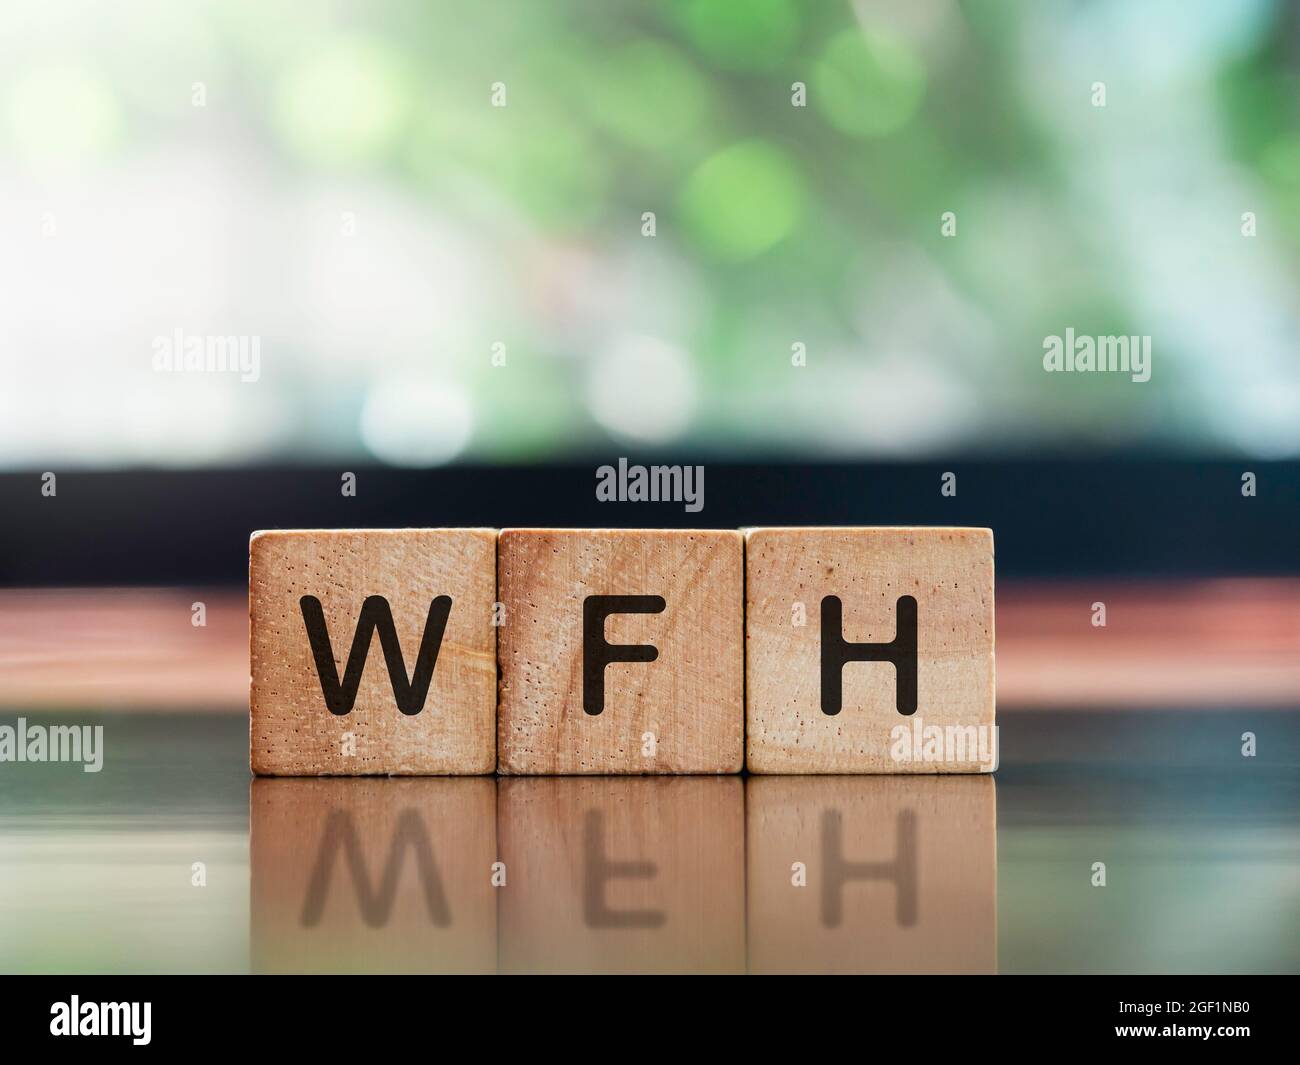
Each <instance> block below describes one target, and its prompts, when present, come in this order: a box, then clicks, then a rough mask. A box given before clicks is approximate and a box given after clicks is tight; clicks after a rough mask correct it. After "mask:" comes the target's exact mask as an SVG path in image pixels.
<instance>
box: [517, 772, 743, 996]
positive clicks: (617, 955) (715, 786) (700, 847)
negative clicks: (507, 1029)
mask: <svg viewBox="0 0 1300 1065" xmlns="http://www.w3.org/2000/svg"><path fill="white" fill-rule="evenodd" d="M500 832H501V857H502V859H503V860H504V861H505V863H506V866H507V868H508V869H509V874H510V886H509V887H507V888H506V889H504V890H503V891H502V894H501V908H500V922H501V971H502V972H516V973H518V972H523V973H529V972H583V973H592V972H602V973H603V972H611V973H618V972H637V973H640V972H647V973H671V972H709V973H718V972H729V973H735V972H743V971H744V968H745V839H744V795H743V788H742V784H741V781H740V780H739V779H737V778H735V777H731V778H716V779H702V778H698V777H695V778H680V777H679V778H674V779H664V778H652V777H643V778H638V779H600V780H597V779H589V778H583V779H574V778H567V779H566V778H555V779H548V780H524V779H512V780H503V781H501V784H500Z"/></svg>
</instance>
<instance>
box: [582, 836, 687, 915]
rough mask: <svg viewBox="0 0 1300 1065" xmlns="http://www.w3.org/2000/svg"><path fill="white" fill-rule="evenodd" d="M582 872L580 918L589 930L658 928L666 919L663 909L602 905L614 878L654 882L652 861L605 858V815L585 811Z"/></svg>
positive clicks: (655, 870)
mask: <svg viewBox="0 0 1300 1065" xmlns="http://www.w3.org/2000/svg"><path fill="white" fill-rule="evenodd" d="M582 849H583V852H584V859H585V860H584V863H583V864H584V869H583V873H584V876H583V881H582V916H583V919H584V920H585V921H586V922H587V926H588V927H589V928H660V927H662V925H663V923H664V922H665V921H666V920H667V917H666V916H665V915H664V912H663V911H662V910H611V909H610V908H609V906H608V905H607V904H606V902H605V884H606V883H607V882H608V881H610V880H615V879H620V878H621V879H635V880H653V879H654V877H655V874H656V873H657V872H658V871H659V867H658V866H656V865H655V863H654V862H615V861H610V860H609V859H608V858H606V857H605V815H604V814H602V813H601V812H600V811H599V810H588V811H587V815H586V817H584V818H583V824H582Z"/></svg>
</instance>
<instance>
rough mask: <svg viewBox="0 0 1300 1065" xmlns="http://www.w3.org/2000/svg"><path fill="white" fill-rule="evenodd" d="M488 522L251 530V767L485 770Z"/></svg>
mask: <svg viewBox="0 0 1300 1065" xmlns="http://www.w3.org/2000/svg"><path fill="white" fill-rule="evenodd" d="M495 601H496V533H495V531H494V530H492V529H387V530H383V529H381V530H303V531H284V532H259V533H254V534H253V537H252V540H251V541H250V542H249V565H248V611H249V644H250V653H251V655H250V656H251V663H252V688H251V691H250V694H249V710H250V715H251V724H252V728H251V761H252V767H253V772H254V773H257V774H258V775H271V776H325V775H347V776H358V775H369V774H405V775H417V774H471V773H490V772H492V770H493V768H494V767H495V764H496V631H497V630H496V628H495V627H494V625H493V618H494V603H495Z"/></svg>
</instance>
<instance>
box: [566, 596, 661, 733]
mask: <svg viewBox="0 0 1300 1065" xmlns="http://www.w3.org/2000/svg"><path fill="white" fill-rule="evenodd" d="M666 606H667V604H666V603H665V602H664V598H663V596H661V595H589V596H587V598H586V599H584V600H583V601H582V709H583V710H584V711H585V712H586V713H588V714H591V715H592V716H593V717H595V716H596V715H597V714H599V713H600V712H601V711H602V710H604V709H605V667H606V666H607V665H609V664H610V663H611V662H653V661H654V660H655V659H656V658H658V657H659V648H657V647H655V646H654V645H653V644H648V643H609V642H608V641H607V640H606V639H605V619H606V618H607V617H609V615H610V614H660V613H662V612H663V611H664V608H665V607H666Z"/></svg>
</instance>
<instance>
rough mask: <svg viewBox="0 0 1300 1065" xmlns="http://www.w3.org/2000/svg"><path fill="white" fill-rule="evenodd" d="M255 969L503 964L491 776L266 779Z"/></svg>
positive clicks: (255, 806) (258, 828)
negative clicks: (494, 877)
mask: <svg viewBox="0 0 1300 1065" xmlns="http://www.w3.org/2000/svg"><path fill="white" fill-rule="evenodd" d="M250 805H251V828H252V832H251V844H250V847H251V863H252V958H253V970H254V971H255V972H389V971H396V972H473V973H484V972H494V971H495V970H496V953H497V929H496V906H497V900H496V894H495V893H496V891H498V890H502V889H499V888H494V887H493V886H492V884H491V882H490V878H491V871H492V863H493V862H494V861H496V858H497V855H496V784H495V782H494V781H491V780H255V781H253V787H252V796H251V800H250Z"/></svg>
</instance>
